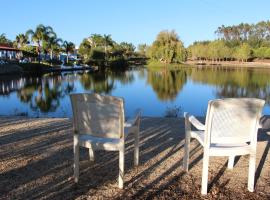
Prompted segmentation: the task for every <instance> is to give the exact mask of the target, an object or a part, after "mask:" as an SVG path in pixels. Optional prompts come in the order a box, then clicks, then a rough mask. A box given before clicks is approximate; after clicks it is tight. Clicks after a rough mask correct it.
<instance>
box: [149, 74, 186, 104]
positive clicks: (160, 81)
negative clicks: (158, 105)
mask: <svg viewBox="0 0 270 200" xmlns="http://www.w3.org/2000/svg"><path fill="white" fill-rule="evenodd" d="M186 80H187V75H186V72H185V71H184V70H168V69H165V70H163V71H152V70H148V74H147V82H148V83H149V84H150V85H151V86H152V87H153V89H154V91H155V92H156V93H157V96H158V98H159V99H160V100H162V101H167V100H174V99H175V98H176V96H177V94H178V93H179V91H180V90H181V89H182V88H183V86H184V84H185V83H186Z"/></svg>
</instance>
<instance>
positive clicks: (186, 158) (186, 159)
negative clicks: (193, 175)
mask: <svg viewBox="0 0 270 200" xmlns="http://www.w3.org/2000/svg"><path fill="white" fill-rule="evenodd" d="M189 150H190V132H189V131H186V138H185V155H184V160H183V168H184V170H185V171H188V165H189Z"/></svg>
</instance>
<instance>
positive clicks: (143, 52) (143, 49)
mask: <svg viewBox="0 0 270 200" xmlns="http://www.w3.org/2000/svg"><path fill="white" fill-rule="evenodd" d="M146 51H147V45H146V44H139V45H138V53H139V54H140V55H141V56H146Z"/></svg>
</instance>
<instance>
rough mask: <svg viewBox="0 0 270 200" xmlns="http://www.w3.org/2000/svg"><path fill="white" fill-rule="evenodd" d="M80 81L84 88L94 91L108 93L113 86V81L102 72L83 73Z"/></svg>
mask: <svg viewBox="0 0 270 200" xmlns="http://www.w3.org/2000/svg"><path fill="white" fill-rule="evenodd" d="M80 82H81V84H82V86H83V87H84V89H85V90H92V91H93V92H96V93H105V94H109V93H110V92H111V91H112V90H113V88H114V81H113V80H112V79H110V78H109V77H108V75H107V74H106V73H104V72H96V73H91V74H90V73H84V74H82V75H81V76H80Z"/></svg>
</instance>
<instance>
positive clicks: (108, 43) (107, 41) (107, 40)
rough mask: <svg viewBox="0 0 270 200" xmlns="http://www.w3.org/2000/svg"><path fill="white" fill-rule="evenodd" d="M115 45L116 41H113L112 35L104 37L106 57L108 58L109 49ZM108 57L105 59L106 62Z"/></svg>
mask: <svg viewBox="0 0 270 200" xmlns="http://www.w3.org/2000/svg"><path fill="white" fill-rule="evenodd" d="M113 43H114V41H113V40H112V38H111V35H104V36H103V45H104V53H105V56H106V57H107V47H108V46H113ZM106 57H105V60H106Z"/></svg>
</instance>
